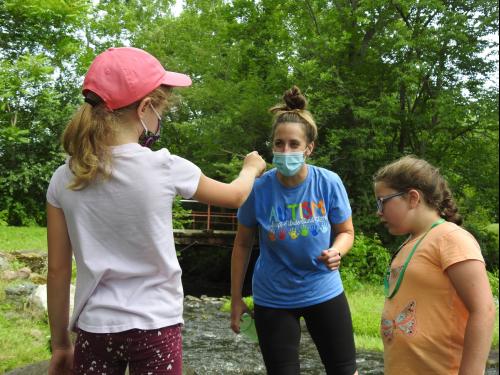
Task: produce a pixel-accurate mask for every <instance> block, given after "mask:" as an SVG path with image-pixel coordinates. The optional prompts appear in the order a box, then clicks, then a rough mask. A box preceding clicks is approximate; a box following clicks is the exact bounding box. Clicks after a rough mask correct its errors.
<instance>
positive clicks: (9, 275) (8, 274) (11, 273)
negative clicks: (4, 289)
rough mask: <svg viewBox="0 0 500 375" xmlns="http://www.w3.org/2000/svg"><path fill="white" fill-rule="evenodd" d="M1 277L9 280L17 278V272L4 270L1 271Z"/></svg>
mask: <svg viewBox="0 0 500 375" xmlns="http://www.w3.org/2000/svg"><path fill="white" fill-rule="evenodd" d="M2 279H4V280H7V281H11V280H15V279H17V272H16V271H12V270H6V271H3V272H2Z"/></svg>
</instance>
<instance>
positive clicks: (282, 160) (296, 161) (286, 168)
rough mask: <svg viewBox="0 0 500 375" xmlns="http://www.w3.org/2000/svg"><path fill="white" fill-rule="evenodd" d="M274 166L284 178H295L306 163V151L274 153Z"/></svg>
mask: <svg viewBox="0 0 500 375" xmlns="http://www.w3.org/2000/svg"><path fill="white" fill-rule="evenodd" d="M273 155H274V156H273V165H274V166H275V167H276V169H277V170H278V172H280V173H281V174H282V175H283V176H287V177H290V176H295V175H296V174H297V173H298V171H299V170H300V168H302V166H303V165H304V163H305V158H304V151H299V152H277V151H274V152H273Z"/></svg>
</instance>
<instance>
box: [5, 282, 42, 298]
mask: <svg viewBox="0 0 500 375" xmlns="http://www.w3.org/2000/svg"><path fill="white" fill-rule="evenodd" d="M35 289H36V285H35V284H33V283H30V282H26V283H23V284H17V285H9V286H7V287H6V288H5V295H6V297H7V298H19V297H28V296H29V295H30V294H31V293H32V292H33V291H34V290H35Z"/></svg>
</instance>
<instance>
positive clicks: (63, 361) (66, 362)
mask: <svg viewBox="0 0 500 375" xmlns="http://www.w3.org/2000/svg"><path fill="white" fill-rule="evenodd" d="M73 353H74V348H73V346H71V347H69V348H64V349H53V350H52V358H50V364H49V372H48V375H72V374H73Z"/></svg>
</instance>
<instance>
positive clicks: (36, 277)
mask: <svg viewBox="0 0 500 375" xmlns="http://www.w3.org/2000/svg"><path fill="white" fill-rule="evenodd" d="M30 281H31V282H32V283H34V284H39V285H41V284H47V277H45V276H43V275H40V274H39V273H36V272H33V273H32V274H31V275H30Z"/></svg>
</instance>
